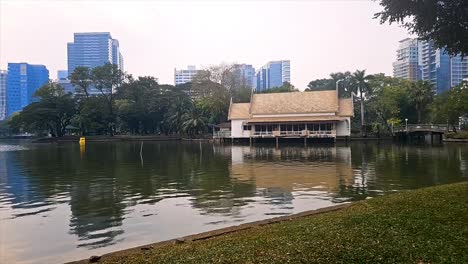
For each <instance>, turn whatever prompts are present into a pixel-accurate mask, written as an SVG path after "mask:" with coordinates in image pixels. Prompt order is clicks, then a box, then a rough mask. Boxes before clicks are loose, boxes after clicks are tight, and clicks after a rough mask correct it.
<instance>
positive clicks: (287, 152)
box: [231, 146, 353, 193]
mask: <svg viewBox="0 0 468 264" xmlns="http://www.w3.org/2000/svg"><path fill="white" fill-rule="evenodd" d="M231 150H232V151H231V153H232V154H231V155H232V165H231V175H232V177H234V178H236V179H237V180H239V181H250V182H255V185H256V187H257V189H280V190H282V191H283V192H288V193H291V192H293V191H295V190H314V191H326V192H336V191H337V190H339V186H340V185H343V184H346V185H347V184H350V183H351V182H352V180H353V170H352V168H351V149H350V148H349V147H336V148H335V147H323V148H281V149H275V148H266V147H243V146H233V147H232V148H231Z"/></svg>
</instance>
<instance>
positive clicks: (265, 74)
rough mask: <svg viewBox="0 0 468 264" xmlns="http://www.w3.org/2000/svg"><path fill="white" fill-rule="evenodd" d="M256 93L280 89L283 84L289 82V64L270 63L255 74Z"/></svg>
mask: <svg viewBox="0 0 468 264" xmlns="http://www.w3.org/2000/svg"><path fill="white" fill-rule="evenodd" d="M256 79H257V85H256V90H257V91H265V90H268V89H271V88H273V87H280V86H282V85H283V83H284V82H291V63H290V61H289V60H281V61H270V62H268V63H267V64H266V65H265V66H263V67H262V68H260V70H258V71H257V74H256Z"/></svg>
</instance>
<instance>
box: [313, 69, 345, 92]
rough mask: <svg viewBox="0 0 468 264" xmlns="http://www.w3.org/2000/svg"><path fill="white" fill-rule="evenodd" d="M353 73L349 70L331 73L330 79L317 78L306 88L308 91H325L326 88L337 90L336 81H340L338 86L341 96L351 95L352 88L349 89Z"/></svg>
mask: <svg viewBox="0 0 468 264" xmlns="http://www.w3.org/2000/svg"><path fill="white" fill-rule="evenodd" d="M351 77H352V76H351V73H350V72H349V71H347V72H334V73H331V74H330V78H328V79H317V80H313V81H310V82H309V84H308V85H307V88H306V89H305V91H306V92H309V91H324V90H335V89H336V83H337V82H338V81H340V85H339V87H338V93H339V96H340V97H350V96H351V90H350V89H349V86H350V82H351V80H352V78H351Z"/></svg>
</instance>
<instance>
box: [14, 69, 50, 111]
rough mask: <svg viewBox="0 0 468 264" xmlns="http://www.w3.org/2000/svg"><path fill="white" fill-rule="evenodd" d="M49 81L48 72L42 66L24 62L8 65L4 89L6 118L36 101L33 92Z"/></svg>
mask: <svg viewBox="0 0 468 264" xmlns="http://www.w3.org/2000/svg"><path fill="white" fill-rule="evenodd" d="M48 81H49V70H47V68H46V66H44V65H32V64H28V63H25V62H21V63H8V78H7V89H6V112H7V117H9V116H11V114H13V113H14V112H17V111H21V110H22V109H23V108H24V107H25V106H27V105H29V104H30V103H32V102H34V101H36V100H37V99H35V98H34V97H33V96H34V92H36V90H37V89H39V88H40V87H41V86H43V85H44V84H46V83H47V82H48Z"/></svg>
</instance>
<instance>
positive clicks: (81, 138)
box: [80, 137, 86, 145]
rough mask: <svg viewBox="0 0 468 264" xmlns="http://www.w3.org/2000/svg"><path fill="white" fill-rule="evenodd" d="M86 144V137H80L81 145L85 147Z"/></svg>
mask: <svg viewBox="0 0 468 264" xmlns="http://www.w3.org/2000/svg"><path fill="white" fill-rule="evenodd" d="M85 143H86V139H85V138H84V137H80V145H84V144H85Z"/></svg>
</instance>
